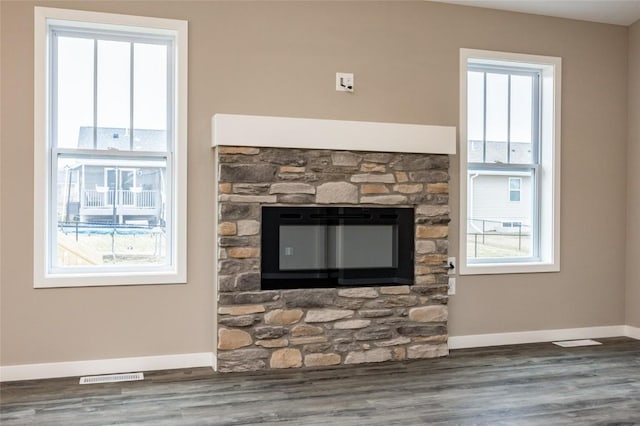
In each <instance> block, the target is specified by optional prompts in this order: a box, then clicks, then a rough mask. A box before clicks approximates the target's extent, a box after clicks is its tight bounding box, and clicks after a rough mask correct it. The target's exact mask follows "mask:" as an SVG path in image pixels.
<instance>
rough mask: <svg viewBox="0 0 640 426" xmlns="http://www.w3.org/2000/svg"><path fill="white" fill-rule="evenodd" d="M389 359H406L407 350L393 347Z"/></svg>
mask: <svg viewBox="0 0 640 426" xmlns="http://www.w3.org/2000/svg"><path fill="white" fill-rule="evenodd" d="M391 359H393V360H394V361H402V360H403V359H407V350H406V349H405V348H393V349H391Z"/></svg>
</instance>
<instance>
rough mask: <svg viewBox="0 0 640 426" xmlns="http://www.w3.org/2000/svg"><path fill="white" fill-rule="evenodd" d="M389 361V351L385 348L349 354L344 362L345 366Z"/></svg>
mask: <svg viewBox="0 0 640 426" xmlns="http://www.w3.org/2000/svg"><path fill="white" fill-rule="evenodd" d="M389 360H391V351H390V350H389V349H386V348H378V349H372V350H370V351H362V352H349V353H348V354H347V357H346V358H345V360H344V363H345V364H362V363H366V362H384V361H389Z"/></svg>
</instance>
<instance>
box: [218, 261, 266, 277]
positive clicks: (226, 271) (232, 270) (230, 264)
mask: <svg viewBox="0 0 640 426" xmlns="http://www.w3.org/2000/svg"><path fill="white" fill-rule="evenodd" d="M258 269H259V264H258V260H257V259H243V260H238V259H224V260H219V261H218V272H219V273H220V275H236V274H239V273H241V272H250V271H255V270H258Z"/></svg>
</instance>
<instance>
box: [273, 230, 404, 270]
mask: <svg viewBox="0 0 640 426" xmlns="http://www.w3.org/2000/svg"><path fill="white" fill-rule="evenodd" d="M397 246H398V243H397V226H395V225H328V226H318V225H283V226H280V256H279V260H280V270H281V271H293V270H305V269H355V268H395V267H396V265H397V253H396V251H397Z"/></svg>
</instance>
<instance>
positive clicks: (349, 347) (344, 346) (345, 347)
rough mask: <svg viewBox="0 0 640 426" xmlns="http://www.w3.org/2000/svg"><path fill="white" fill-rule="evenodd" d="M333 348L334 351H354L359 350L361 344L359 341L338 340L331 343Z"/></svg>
mask: <svg viewBox="0 0 640 426" xmlns="http://www.w3.org/2000/svg"><path fill="white" fill-rule="evenodd" d="M333 350H335V351H336V352H342V353H344V352H354V351H361V350H362V346H361V345H360V343H355V342H340V343H336V344H335V345H333Z"/></svg>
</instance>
